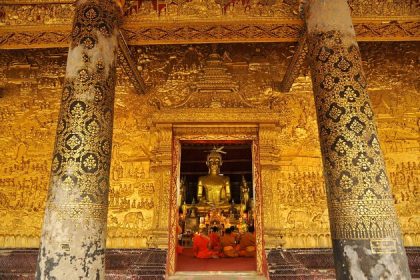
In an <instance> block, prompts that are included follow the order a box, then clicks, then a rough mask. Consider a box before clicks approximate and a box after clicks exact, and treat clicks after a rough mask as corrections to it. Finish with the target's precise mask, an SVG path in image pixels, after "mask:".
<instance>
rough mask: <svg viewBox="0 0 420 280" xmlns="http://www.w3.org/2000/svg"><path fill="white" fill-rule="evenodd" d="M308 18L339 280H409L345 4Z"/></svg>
mask: <svg viewBox="0 0 420 280" xmlns="http://www.w3.org/2000/svg"><path fill="white" fill-rule="evenodd" d="M305 21H306V26H307V32H308V33H307V34H308V38H307V41H308V47H309V59H310V67H311V72H312V83H313V90H314V95H315V104H316V109H317V117H318V126H319V135H320V142H321V150H322V157H323V164H324V174H325V177H326V178H325V179H326V183H327V192H328V208H329V213H330V224H331V236H332V239H333V240H332V241H333V250H334V258H335V266H336V273H337V279H410V278H411V277H410V273H409V269H408V264H407V257H406V255H405V250H404V247H403V243H402V239H401V233H400V228H399V224H398V219H397V216H396V212H395V208H394V202H393V199H392V194H391V187H390V183H389V180H388V178H387V174H386V171H385V164H384V160H383V155H382V152H381V149H380V146H379V142H378V137H377V131H376V127H375V121H374V117H373V112H372V108H371V105H370V100H369V96H368V93H367V90H366V80H365V77H364V74H363V71H362V61H361V58H360V53H359V48H358V46H357V43H356V39H355V32H354V28H353V26H352V22H351V16H350V10H349V7H348V4H347V1H346V0H309V1H307V3H306V7H305Z"/></svg>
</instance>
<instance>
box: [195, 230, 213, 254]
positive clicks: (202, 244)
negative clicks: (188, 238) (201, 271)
mask: <svg viewBox="0 0 420 280" xmlns="http://www.w3.org/2000/svg"><path fill="white" fill-rule="evenodd" d="M209 241H210V239H209V238H208V237H207V236H203V235H200V234H197V235H196V236H195V237H194V239H193V252H194V256H195V257H196V258H200V259H208V258H212V257H213V256H217V252H213V251H211V250H209V248H208V245H209Z"/></svg>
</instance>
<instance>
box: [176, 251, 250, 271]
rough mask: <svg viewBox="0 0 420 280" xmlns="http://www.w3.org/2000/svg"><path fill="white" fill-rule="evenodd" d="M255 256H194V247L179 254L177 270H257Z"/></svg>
mask: <svg viewBox="0 0 420 280" xmlns="http://www.w3.org/2000/svg"><path fill="white" fill-rule="evenodd" d="M256 269H257V264H256V260H255V258H219V259H197V258H194V256H193V252H192V248H185V249H184V251H183V253H182V254H179V255H178V258H177V266H176V271H255V270H256Z"/></svg>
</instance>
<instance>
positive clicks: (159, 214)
mask: <svg viewBox="0 0 420 280" xmlns="http://www.w3.org/2000/svg"><path fill="white" fill-rule="evenodd" d="M154 133H155V135H156V137H157V139H158V141H157V145H156V148H155V150H154V151H153V153H154V159H153V161H152V163H151V167H150V173H151V176H152V177H153V178H156V179H155V211H156V212H155V213H156V214H155V215H154V217H153V226H152V228H153V230H152V232H153V235H154V237H155V239H156V245H157V246H158V247H160V248H167V247H168V227H169V220H168V219H169V204H170V181H171V169H172V124H157V125H156V127H155V128H154Z"/></svg>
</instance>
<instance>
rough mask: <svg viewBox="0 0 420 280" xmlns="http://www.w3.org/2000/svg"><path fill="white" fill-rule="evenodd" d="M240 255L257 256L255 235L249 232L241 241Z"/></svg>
mask: <svg viewBox="0 0 420 280" xmlns="http://www.w3.org/2000/svg"><path fill="white" fill-rule="evenodd" d="M239 256H241V257H255V235H254V234H252V233H250V232H247V233H245V234H244V235H242V236H241V240H240V241H239Z"/></svg>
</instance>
